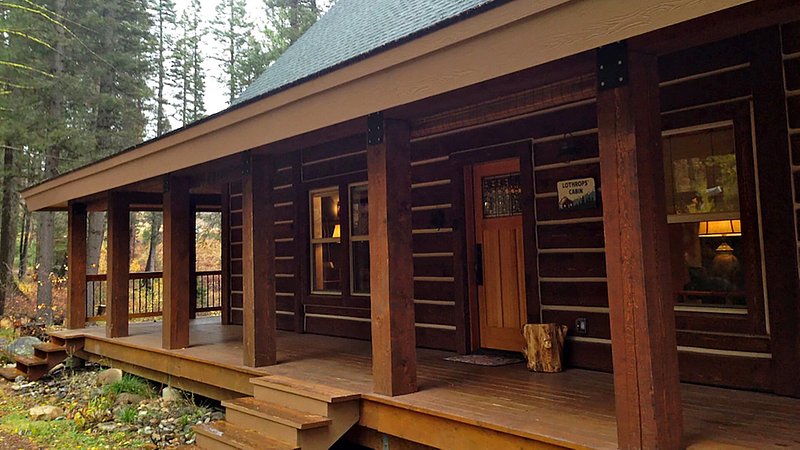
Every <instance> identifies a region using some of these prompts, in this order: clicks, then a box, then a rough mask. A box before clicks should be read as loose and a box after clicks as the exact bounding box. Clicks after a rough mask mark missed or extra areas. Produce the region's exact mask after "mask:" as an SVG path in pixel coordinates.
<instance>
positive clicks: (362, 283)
mask: <svg viewBox="0 0 800 450" xmlns="http://www.w3.org/2000/svg"><path fill="white" fill-rule="evenodd" d="M352 249H353V251H352V254H351V257H352V258H353V273H352V276H353V293H354V294H369V241H358V242H353V247H352Z"/></svg>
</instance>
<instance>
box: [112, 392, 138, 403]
mask: <svg viewBox="0 0 800 450" xmlns="http://www.w3.org/2000/svg"><path fill="white" fill-rule="evenodd" d="M143 401H144V397H142V396H141V395H137V394H129V393H127V392H123V393H121V394H119V395H117V398H116V399H114V404H115V405H118V406H119V405H138V404H139V403H142V402H143Z"/></svg>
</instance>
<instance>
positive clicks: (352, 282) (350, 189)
mask: <svg viewBox="0 0 800 450" xmlns="http://www.w3.org/2000/svg"><path fill="white" fill-rule="evenodd" d="M362 186H368V182H367V181H359V182H355V183H349V184H348V185H347V238H348V239H347V241H348V242H347V259H348V264H349V265H350V280H349V282H350V295H352V296H354V297H369V296H370V295H371V294H372V287H371V286H370V291H369V292H355V271H354V270H353V267H354V266H353V259H354V258H353V244H354V243H356V242H367V243H369V241H370V233H369V232H368V233H367V234H366V235H358V236H356V235H354V234H353V211H352V210H351V208H352V206H353V204H352V192H353V188H357V187H362ZM367 205H369V189H367ZM368 207H369V206H368ZM367 211H369V210H367ZM367 214H369V212H367Z"/></svg>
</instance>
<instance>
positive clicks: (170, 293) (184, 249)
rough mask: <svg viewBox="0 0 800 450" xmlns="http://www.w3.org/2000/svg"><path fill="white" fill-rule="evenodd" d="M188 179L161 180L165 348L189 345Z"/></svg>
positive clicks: (163, 340)
mask: <svg viewBox="0 0 800 450" xmlns="http://www.w3.org/2000/svg"><path fill="white" fill-rule="evenodd" d="M189 203H190V197H189V180H188V179H187V178H181V177H171V176H170V177H168V178H167V179H166V180H165V181H164V250H163V252H164V321H163V324H162V333H163V334H162V337H161V345H162V347H164V348H166V349H176V348H185V347H188V346H189V309H190V307H189V299H190V283H191V280H190V278H191V269H190V267H189V265H190V263H191V249H190V246H191V243H192V241H193V239H192V237H191V234H192V233H193V232H194V227H193V226H192V225H193V221H192V220H191V219H192V215H191V210H192V208H191V205H190V204H189Z"/></svg>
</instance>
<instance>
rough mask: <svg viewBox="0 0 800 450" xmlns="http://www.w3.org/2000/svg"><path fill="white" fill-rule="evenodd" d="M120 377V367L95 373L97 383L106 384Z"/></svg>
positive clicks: (99, 384) (114, 381)
mask: <svg viewBox="0 0 800 450" xmlns="http://www.w3.org/2000/svg"><path fill="white" fill-rule="evenodd" d="M121 379H122V370H120V369H106V370H104V371H102V372H100V373H99V374H97V385H98V386H107V385H109V384H113V383H116V382H117V381H119V380H121Z"/></svg>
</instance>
